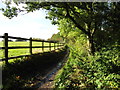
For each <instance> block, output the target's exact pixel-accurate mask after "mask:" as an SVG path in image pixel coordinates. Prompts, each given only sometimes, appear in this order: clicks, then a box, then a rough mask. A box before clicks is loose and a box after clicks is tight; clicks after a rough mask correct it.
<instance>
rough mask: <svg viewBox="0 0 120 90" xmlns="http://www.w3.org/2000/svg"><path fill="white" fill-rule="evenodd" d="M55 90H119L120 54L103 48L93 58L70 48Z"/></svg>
mask: <svg viewBox="0 0 120 90" xmlns="http://www.w3.org/2000/svg"><path fill="white" fill-rule="evenodd" d="M55 87H56V89H57V88H87V89H88V88H91V89H107V88H120V52H119V50H118V49H117V48H116V47H111V48H103V49H102V50H101V51H99V52H96V53H95V55H94V56H92V55H88V54H87V53H86V52H84V51H83V50H79V51H78V49H75V48H73V49H72V48H71V54H70V57H69V59H68V62H67V63H66V65H65V66H64V67H63V69H62V70H60V72H59V74H58V75H57V76H56V80H55Z"/></svg>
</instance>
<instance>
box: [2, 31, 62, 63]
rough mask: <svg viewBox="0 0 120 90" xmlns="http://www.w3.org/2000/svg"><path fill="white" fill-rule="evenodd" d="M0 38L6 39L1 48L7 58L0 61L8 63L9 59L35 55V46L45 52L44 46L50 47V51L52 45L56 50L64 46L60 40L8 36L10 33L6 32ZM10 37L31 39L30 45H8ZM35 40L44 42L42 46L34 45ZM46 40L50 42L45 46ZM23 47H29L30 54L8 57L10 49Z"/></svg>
mask: <svg viewBox="0 0 120 90" xmlns="http://www.w3.org/2000/svg"><path fill="white" fill-rule="evenodd" d="M0 38H3V40H4V47H0V49H3V50H4V56H5V58H3V59H0V61H5V62H6V64H8V60H9V59H14V58H20V57H24V56H31V55H34V54H33V51H32V49H33V48H42V51H43V52H44V48H49V51H51V48H52V47H54V50H57V49H59V48H60V47H62V46H64V43H59V42H58V41H45V40H35V39H32V38H30V39H27V38H21V37H13V36H8V33H5V34H4V36H0ZM9 38H10V39H17V40H27V41H29V46H16V47H15V46H14V47H8V42H9ZM33 41H36V42H42V45H41V46H33V45H32V42H33ZM45 42H47V43H49V45H48V46H45V45H44V43H45ZM51 43H54V45H53V46H52V45H51ZM22 48H29V53H30V55H20V56H14V57H8V53H9V52H8V49H22Z"/></svg>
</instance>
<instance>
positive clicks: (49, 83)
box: [37, 50, 69, 90]
mask: <svg viewBox="0 0 120 90" xmlns="http://www.w3.org/2000/svg"><path fill="white" fill-rule="evenodd" d="M68 55H69V50H68V51H67V54H66V55H65V57H64V58H63V60H62V62H60V63H59V64H58V65H56V66H55V67H53V69H51V71H50V72H48V74H47V75H46V76H45V79H44V82H43V83H42V84H38V85H37V87H38V88H37V90H42V89H43V88H44V89H53V88H54V79H55V76H56V75H57V74H58V71H59V70H60V69H61V68H62V67H63V66H64V64H65V63H66V61H67V59H68Z"/></svg>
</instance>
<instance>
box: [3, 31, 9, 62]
mask: <svg viewBox="0 0 120 90" xmlns="http://www.w3.org/2000/svg"><path fill="white" fill-rule="evenodd" d="M4 36H5V38H4V47H5V63H6V64H8V33H5V34H4Z"/></svg>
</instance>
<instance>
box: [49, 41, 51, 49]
mask: <svg viewBox="0 0 120 90" xmlns="http://www.w3.org/2000/svg"><path fill="white" fill-rule="evenodd" d="M49 50H50V51H51V42H49Z"/></svg>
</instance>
